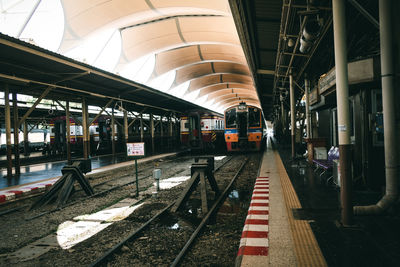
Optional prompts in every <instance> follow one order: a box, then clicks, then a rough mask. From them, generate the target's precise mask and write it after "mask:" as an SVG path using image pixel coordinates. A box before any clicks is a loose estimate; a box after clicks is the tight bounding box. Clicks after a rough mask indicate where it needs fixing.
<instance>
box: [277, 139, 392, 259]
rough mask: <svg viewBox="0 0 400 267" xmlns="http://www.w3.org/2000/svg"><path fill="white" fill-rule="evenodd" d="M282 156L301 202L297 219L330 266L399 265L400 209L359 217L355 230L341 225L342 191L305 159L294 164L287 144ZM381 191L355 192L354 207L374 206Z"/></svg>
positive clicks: (281, 149) (355, 218) (295, 211)
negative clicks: (305, 223)
mask: <svg viewBox="0 0 400 267" xmlns="http://www.w3.org/2000/svg"><path fill="white" fill-rule="evenodd" d="M276 147H277V148H278V150H279V153H280V156H281V158H282V160H283V163H284V165H285V168H286V171H287V173H288V175H289V177H290V181H291V183H292V184H293V187H294V189H295V191H296V193H297V196H298V198H299V200H300V203H301V206H302V208H301V209H293V210H292V213H293V215H294V218H295V219H298V220H307V221H308V223H309V224H310V226H311V228H312V231H313V233H314V235H315V237H316V239H317V242H318V244H319V246H320V248H321V251H322V253H323V255H324V257H325V259H326V261H327V264H328V266H399V264H400V227H399V226H400V207H399V205H397V206H395V207H393V208H392V209H391V210H390V211H389V212H388V213H387V214H385V215H382V216H356V217H354V227H348V228H344V227H342V226H341V224H340V197H339V195H340V188H338V187H336V186H334V185H333V184H331V183H328V184H327V183H326V178H327V176H325V177H322V178H321V177H320V176H319V174H318V173H315V172H314V168H313V167H312V166H310V165H309V164H308V163H307V162H306V160H305V159H301V160H296V161H291V149H290V146H288V145H285V146H283V145H279V144H277V145H276ZM380 198H381V195H380V192H371V191H361V190H360V189H357V188H355V190H354V191H353V203H354V205H370V204H375V203H376V202H377V201H378V200H379V199H380Z"/></svg>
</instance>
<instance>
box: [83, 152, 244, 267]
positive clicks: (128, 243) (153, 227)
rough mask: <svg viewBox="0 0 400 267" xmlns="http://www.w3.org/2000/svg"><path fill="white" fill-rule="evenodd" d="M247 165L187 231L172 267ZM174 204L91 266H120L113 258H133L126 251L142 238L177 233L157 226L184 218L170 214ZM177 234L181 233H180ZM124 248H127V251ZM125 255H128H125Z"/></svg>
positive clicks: (182, 255) (240, 169) (237, 172)
mask: <svg viewBox="0 0 400 267" xmlns="http://www.w3.org/2000/svg"><path fill="white" fill-rule="evenodd" d="M231 159H232V158H230V159H229V160H228V161H226V162H225V163H224V164H223V165H220V166H218V167H217V168H216V169H215V170H214V173H216V172H218V171H219V170H220V168H222V167H223V166H224V165H225V164H226V163H228V162H229V161H230V160H231ZM246 164H247V158H246V160H244V161H241V164H240V167H239V168H238V169H237V170H236V171H235V172H234V174H233V175H232V176H233V177H232V179H231V180H230V181H229V183H228V184H227V185H226V187H225V188H224V191H223V193H222V194H221V195H220V196H219V197H218V199H217V200H216V201H215V202H214V203H213V205H212V207H211V208H210V210H209V211H208V212H207V213H206V214H205V215H204V216H203V219H202V220H201V221H200V222H198V223H196V225H195V227H193V231H191V233H188V231H185V232H186V233H185V234H184V236H185V237H186V236H189V238H188V239H187V241H186V242H185V241H184V244H183V246H182V248H181V249H180V250H179V252H177V253H176V257H175V259H174V260H173V261H172V263H171V266H177V265H178V264H179V263H180V262H181V260H182V259H183V257H184V255H185V254H186V252H187V251H188V250H189V249H190V247H191V245H192V243H193V242H194V241H195V240H196V238H197V237H198V235H199V234H200V232H201V230H202V229H203V227H204V226H205V225H206V224H207V222H208V221H209V220H210V218H211V217H212V216H213V215H215V213H216V212H217V211H218V207H219V206H220V205H221V204H222V203H223V202H224V200H225V199H226V197H227V195H228V193H229V192H230V191H231V188H232V185H233V184H234V182H235V181H236V179H237V178H238V176H239V175H240V173H241V171H242V170H243V168H244V166H245V165H246ZM174 204H175V202H172V203H170V204H168V205H166V207H164V208H163V209H162V210H160V211H159V212H158V213H157V214H156V215H154V216H153V217H151V218H150V219H149V220H147V221H146V222H145V223H143V224H142V225H141V226H140V227H139V228H138V229H137V230H135V231H133V232H132V233H130V234H128V235H127V236H126V237H125V238H123V239H122V240H121V241H120V242H119V243H117V244H116V245H114V246H113V247H112V248H110V249H109V250H107V251H106V252H105V253H104V254H102V255H101V256H100V257H98V258H97V259H96V260H95V261H93V262H92V263H91V264H90V266H103V265H104V266H105V264H107V266H114V265H115V266H118V265H119V264H120V263H115V262H113V258H115V255H116V254H120V255H118V258H122V257H128V258H129V257H131V255H130V252H131V251H130V250H129V249H126V247H131V248H133V247H135V246H136V243H135V242H137V240H138V239H140V238H142V239H143V237H146V236H151V235H153V236H154V235H158V234H159V235H161V236H165V235H166V232H165V231H169V232H171V233H174V232H177V231H176V229H174V227H170V228H168V227H162V226H161V227H159V226H158V225H157V224H158V223H160V220H162V219H163V218H165V217H170V218H167V220H173V221H175V220H176V221H178V220H181V218H179V217H180V216H182V214H179V213H177V214H175V213H174V214H173V213H171V212H170V209H171V207H172V206H173V205H174ZM171 217H177V218H171ZM149 231H150V232H151V231H152V232H153V233H149ZM154 231H159V232H160V233H154ZM177 233H179V231H178V232H177ZM169 238H173V237H172V236H170V237H169ZM145 239H146V238H145ZM178 239H182V238H180V237H179V235H178V237H176V240H178ZM179 241H180V242H179V243H182V241H183V239H182V240H179ZM147 245H148V244H147ZM154 245H155V246H157V244H154ZM123 248H125V250H124V249H123ZM121 250H124V252H123V254H122V255H121ZM127 250H128V251H127ZM124 254H127V255H124ZM146 264H149V262H146ZM150 264H153V263H150ZM154 264H157V263H154ZM164 264H165V262H164Z"/></svg>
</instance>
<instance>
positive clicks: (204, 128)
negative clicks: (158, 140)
mask: <svg viewBox="0 0 400 267" xmlns="http://www.w3.org/2000/svg"><path fill="white" fill-rule="evenodd" d="M180 133H181V144H182V145H183V147H186V148H189V149H191V150H192V151H195V150H198V151H200V150H202V151H211V150H215V149H217V150H218V149H222V148H223V146H224V117H223V116H221V115H220V114H218V113H215V112H207V111H202V110H192V111H189V112H187V113H186V114H184V115H183V116H181V127H180Z"/></svg>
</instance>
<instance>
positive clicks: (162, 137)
mask: <svg viewBox="0 0 400 267" xmlns="http://www.w3.org/2000/svg"><path fill="white" fill-rule="evenodd" d="M162 121H163V116H160V138H161V141H160V145H161V149H160V151H162V152H163V151H164V131H163V122H162Z"/></svg>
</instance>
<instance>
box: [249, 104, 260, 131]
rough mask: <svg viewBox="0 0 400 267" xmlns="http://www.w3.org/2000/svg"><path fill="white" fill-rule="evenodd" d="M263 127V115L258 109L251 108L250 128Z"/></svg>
mask: <svg viewBox="0 0 400 267" xmlns="http://www.w3.org/2000/svg"><path fill="white" fill-rule="evenodd" d="M260 126H261V113H260V110H259V109H258V108H250V107H249V127H260Z"/></svg>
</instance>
